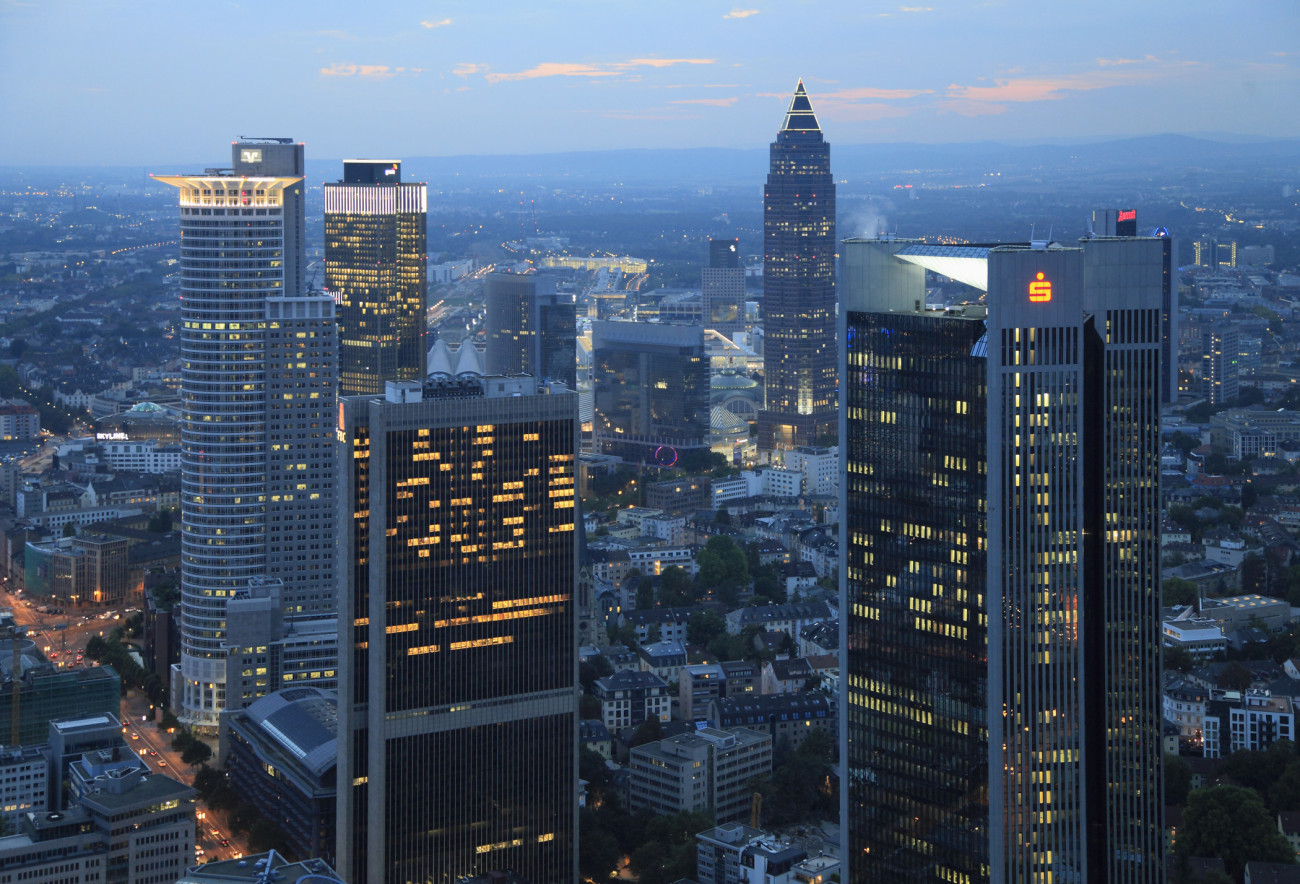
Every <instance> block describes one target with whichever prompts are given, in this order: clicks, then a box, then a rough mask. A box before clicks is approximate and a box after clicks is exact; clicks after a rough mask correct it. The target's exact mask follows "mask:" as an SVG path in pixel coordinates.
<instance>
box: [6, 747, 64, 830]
mask: <svg viewBox="0 0 1300 884" xmlns="http://www.w3.org/2000/svg"><path fill="white" fill-rule="evenodd" d="M52 794H53V793H52V791H51V789H50V749H49V747H48V746H6V747H4V748H0V820H3V821H4V823H5V824H6V825H8V827H9V831H11V832H12V831H14V829H15V828H16V827H17V825H18V823H19V821H20V820H21V819H22V818H23V817H24V816H26V815H27V814H29V813H42V812H44V811H47V810H49V809H50V796H51V795H52ZM55 797H57V796H55Z"/></svg>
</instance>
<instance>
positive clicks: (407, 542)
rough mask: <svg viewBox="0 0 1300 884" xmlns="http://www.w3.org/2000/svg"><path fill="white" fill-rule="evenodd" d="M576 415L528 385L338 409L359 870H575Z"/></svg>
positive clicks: (563, 396) (400, 397)
mask: <svg viewBox="0 0 1300 884" xmlns="http://www.w3.org/2000/svg"><path fill="white" fill-rule="evenodd" d="M577 410H578V409H577V394H575V393H570V392H559V393H548V392H547V391H546V388H544V387H541V386H540V385H539V382H538V381H537V380H536V379H534V378H531V377H515V378H504V377H497V376H484V377H477V378H464V379H460V380H457V381H451V382H437V381H430V382H429V383H428V384H424V385H421V384H419V383H415V382H405V381H403V382H389V383H388V384H387V388H386V392H385V395H384V397H383V398H379V397H361V396H357V397H347V398H344V399H343V400H342V402H341V403H340V414H339V419H338V432H339V438H340V440H341V444H340V446H339V464H338V473H339V476H340V482H341V488H342V499H341V505H340V510H339V525H340V528H339V538H340V540H339V545H340V556H341V560H342V561H346V562H350V563H352V564H351V565H350V566H349V567H348V568H346V569H343V573H342V575H341V578H342V579H341V582H340V594H339V596H340V604H339V611H340V618H339V646H340V657H341V658H342V660H343V666H342V667H341V669H340V675H339V710H340V721H339V729H338V735H339V751H338V759H339V761H338V773H337V777H338V783H339V784H340V790H339V795H338V808H339V812H338V825H337V833H338V834H337V837H338V842H337V848H336V851H337V852H336V857H337V866H338V868H339V869H340V870H341V874H342V875H343V876H344V877H345V878H347V879H348V880H353V881H369V882H372V884H378V882H385V881H387V882H402V881H408V880H425V879H433V878H437V879H439V880H441V879H444V878H445V879H448V880H451V879H455V878H459V877H461V876H472V875H475V874H480V873H487V872H493V871H498V870H503V869H512V870H514V871H515V872H517V873H518V874H520V875H523V876H524V877H526V878H527V879H528V880H530V881H532V882H535V884H549V882H560V881H563V882H568V881H572V880H574V879H575V877H576V875H577V866H576V863H577V832H576V828H577V801H576V800H575V796H576V795H577V788H578V783H577V779H578V778H577V746H578V739H577V727H578V693H579V692H578V689H577V669H578V667H577V661H576V641H575V639H576V617H575V612H574V603H573V598H572V596H573V593H574V586H575V584H576V581H577V578H578V553H577V542H576V534H575V531H574V527H575V517H574V513H575V509H574V487H575V486H574V483H575V480H576V474H575V468H576V462H575V461H576V453H577V439H578V426H577ZM522 747H527V751H522ZM539 759H544V760H545V763H538V760H539ZM431 784H436V788H431Z"/></svg>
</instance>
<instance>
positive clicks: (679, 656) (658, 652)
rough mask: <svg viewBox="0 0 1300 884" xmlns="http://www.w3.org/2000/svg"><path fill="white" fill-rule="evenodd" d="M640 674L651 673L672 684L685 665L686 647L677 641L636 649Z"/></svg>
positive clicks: (652, 644) (642, 646) (657, 643)
mask: <svg viewBox="0 0 1300 884" xmlns="http://www.w3.org/2000/svg"><path fill="white" fill-rule="evenodd" d="M637 657H638V658H640V660H641V667H640V668H641V671H642V672H653V673H654V674H655V675H657V676H659V677H660V678H662V679H663V680H664V681H665V682H668V683H669V684H673V683H675V682H676V681H677V676H678V674H679V673H680V672H681V671H682V667H683V666H685V665H686V646H685V645H683V644H682V643H681V642H678V641H659V642H653V643H651V644H648V645H640V646H638V647H637Z"/></svg>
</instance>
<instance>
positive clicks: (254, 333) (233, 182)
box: [156, 138, 337, 729]
mask: <svg viewBox="0 0 1300 884" xmlns="http://www.w3.org/2000/svg"><path fill="white" fill-rule="evenodd" d="M232 153H233V157H232V169H230V170H225V171H215V170H213V171H209V172H207V173H204V174H202V175H181V176H158V177H156V180H158V181H162V182H164V183H167V184H171V185H173V186H175V187H176V188H178V190H179V192H180V226H181V248H180V289H181V331H180V339H181V360H182V364H181V390H180V399H181V410H182V413H181V660H180V663H179V664H177V665H176V666H175V667H173V672H172V685H171V687H172V702H173V705H174V706H175V708H176V711H177V714H178V715H179V716H180V718H181V720H182V721H185V722H186V723H188V724H191V725H193V726H195V727H198V728H204V729H211V728H215V727H216V726H217V724H218V722H219V716H220V714H221V712H222V711H223V710H225V709H226V708H227V706H228V705H233V702H228V700H232V699H233V698H228V697H227V691H226V688H227V683H228V682H233V681H235V680H236V677H237V674H236V675H232V676H230V677H229V678H228V673H227V665H228V659H230V655H231V653H232V646H234V645H239V642H238V640H237V639H235V638H232V636H230V635H229V634H228V632H227V611H226V606H227V603H228V602H229V601H230V600H231V599H232V598H234V597H235V596H236V595H238V594H240V593H243V592H244V591H246V590H247V589H248V587H249V586H250V585H251V584H252V583H253V582H255V581H260V580H262V579H263V578H266V577H270V578H274V579H276V580H278V581H280V582H281V586H282V589H281V600H282V602H283V605H284V615H285V617H286V619H289V620H292V619H298V618H312V617H320V616H322V615H324V614H329V613H332V612H333V609H334V590H333V587H334V584H335V580H336V578H335V574H334V544H333V542H332V540H330V539H329V538H328V537H323V536H322V535H323V530H324V528H325V527H326V526H328V525H330V524H332V522H333V518H334V515H333V513H334V509H335V497H334V475H333V450H332V446H333V411H334V396H335V383H336V378H335V369H336V364H337V361H336V360H337V353H336V347H337V340H336V336H335V324H334V304H333V302H332V301H331V300H330V299H329V298H328V297H325V296H323V295H320V294H312V293H310V292H307V291H306V289H305V287H304V284H303V269H302V241H303V196H302V191H303V184H302V175H303V146H302V145H301V144H295V143H294V142H293V141H292V139H287V138H286V139H262V140H258V141H241V142H236V143H235V144H234V145H233V147H232ZM236 650H237V649H236ZM248 650H249V653H251V654H254V655H256V653H257V649H256V648H250V649H248ZM263 651H264V649H263ZM263 687H269V685H263Z"/></svg>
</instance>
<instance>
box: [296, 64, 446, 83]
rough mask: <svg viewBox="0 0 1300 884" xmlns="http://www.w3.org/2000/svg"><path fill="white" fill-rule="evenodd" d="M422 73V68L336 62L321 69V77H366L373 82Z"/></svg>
mask: <svg viewBox="0 0 1300 884" xmlns="http://www.w3.org/2000/svg"><path fill="white" fill-rule="evenodd" d="M423 72H424V68H407V67H391V66H389V65H386V64H352V63H350V62H341V61H336V62H334V63H333V64H331V65H330V66H329V67H327V68H321V69H320V73H321V76H322V77H368V78H370V79H375V80H387V79H389V78H391V77H397V76H408V77H413V76H415V75H416V74H420V73H423Z"/></svg>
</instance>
